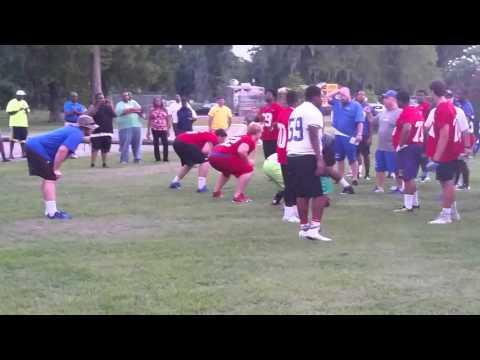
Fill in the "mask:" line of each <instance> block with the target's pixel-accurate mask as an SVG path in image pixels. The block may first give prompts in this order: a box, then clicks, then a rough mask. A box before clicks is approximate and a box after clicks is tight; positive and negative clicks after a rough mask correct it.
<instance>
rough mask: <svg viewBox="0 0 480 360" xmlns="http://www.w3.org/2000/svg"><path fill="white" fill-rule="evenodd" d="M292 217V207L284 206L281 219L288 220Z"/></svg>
mask: <svg viewBox="0 0 480 360" xmlns="http://www.w3.org/2000/svg"><path fill="white" fill-rule="evenodd" d="M292 216H293V206H284V207H283V217H284V218H287V219H288V218H289V217H292Z"/></svg>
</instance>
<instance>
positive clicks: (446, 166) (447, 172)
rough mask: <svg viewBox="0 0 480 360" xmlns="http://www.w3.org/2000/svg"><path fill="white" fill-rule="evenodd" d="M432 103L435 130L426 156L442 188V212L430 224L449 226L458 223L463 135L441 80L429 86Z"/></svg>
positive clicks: (428, 143) (430, 134)
mask: <svg viewBox="0 0 480 360" xmlns="http://www.w3.org/2000/svg"><path fill="white" fill-rule="evenodd" d="M430 89H431V90H432V92H433V100H434V102H435V103H436V104H437V107H436V109H435V117H434V121H433V131H431V132H430V133H429V141H428V142H427V155H428V157H430V158H431V159H432V162H431V163H429V166H428V168H430V169H436V172H437V180H438V181H440V185H441V186H442V211H441V212H440V215H439V216H438V217H437V218H436V219H435V220H432V221H430V222H429V224H450V223H451V222H452V220H458V219H459V216H458V211H457V204H456V202H455V184H454V178H455V173H456V172H457V159H458V157H459V155H460V154H461V153H462V152H463V148H464V146H463V142H462V134H461V131H460V128H459V126H458V124H457V121H456V116H457V112H456V110H455V107H454V105H453V104H452V102H450V101H448V100H447V99H446V98H445V94H446V91H447V88H446V86H445V83H444V82H442V81H439V80H437V81H434V82H432V84H431V85H430Z"/></svg>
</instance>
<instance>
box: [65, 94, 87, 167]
mask: <svg viewBox="0 0 480 360" xmlns="http://www.w3.org/2000/svg"><path fill="white" fill-rule="evenodd" d="M86 112H87V109H86V107H85V106H83V105H82V104H80V103H79V102H78V94H77V93H76V92H75V91H72V92H71V93H70V100H68V101H67V102H65V104H63V116H64V119H65V126H72V125H76V124H77V121H78V117H79V116H80V115H82V114H85V113H86ZM71 158H72V159H76V158H78V156H77V155H76V154H75V152H74V153H73V154H72V155H71Z"/></svg>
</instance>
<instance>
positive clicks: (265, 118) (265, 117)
mask: <svg viewBox="0 0 480 360" xmlns="http://www.w3.org/2000/svg"><path fill="white" fill-rule="evenodd" d="M262 116H263V122H264V124H265V125H264V126H265V127H271V126H272V118H273V116H272V114H271V113H263V114H262Z"/></svg>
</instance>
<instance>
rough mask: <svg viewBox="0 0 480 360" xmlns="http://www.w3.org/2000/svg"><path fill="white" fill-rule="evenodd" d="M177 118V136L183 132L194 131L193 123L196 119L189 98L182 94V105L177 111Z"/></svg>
mask: <svg viewBox="0 0 480 360" xmlns="http://www.w3.org/2000/svg"><path fill="white" fill-rule="evenodd" d="M177 118H178V123H177V136H178V135H180V134H181V133H184V132H187V131H192V129H193V126H192V124H193V122H194V121H195V120H196V119H195V118H194V117H193V113H192V110H190V108H189V106H188V100H187V98H186V97H184V96H182V107H181V108H180V109H179V110H178V111H177Z"/></svg>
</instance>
